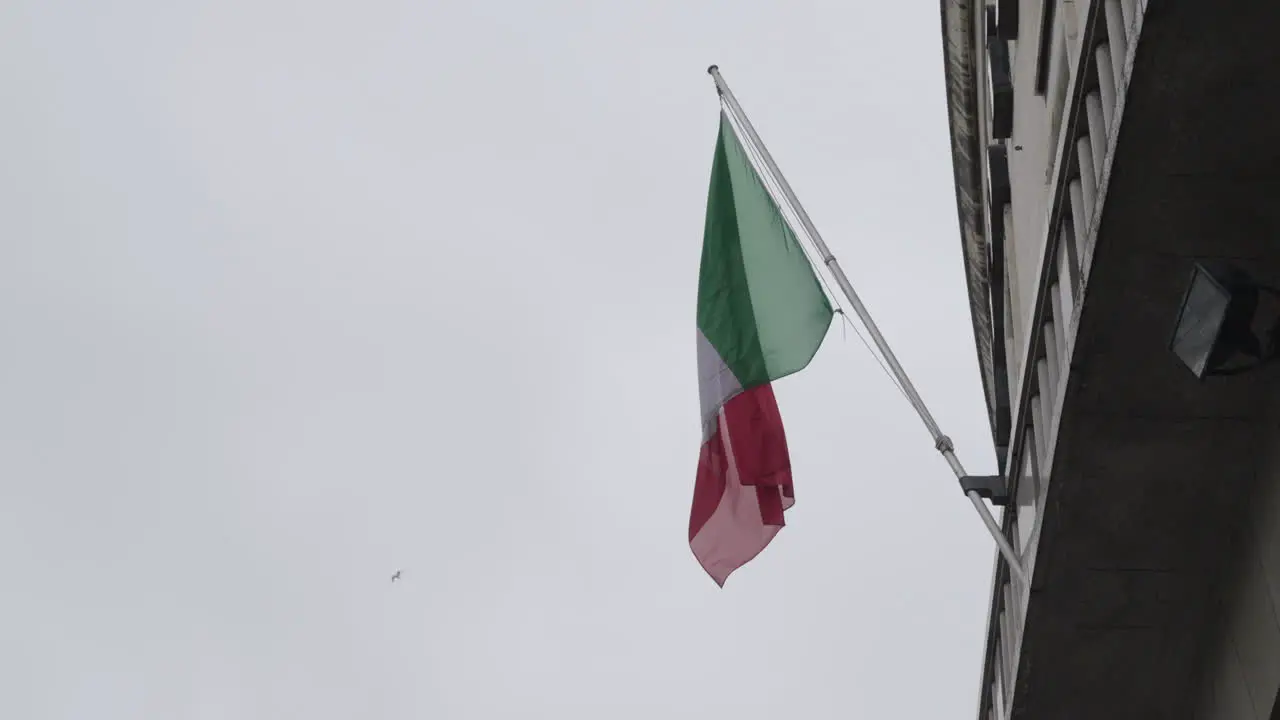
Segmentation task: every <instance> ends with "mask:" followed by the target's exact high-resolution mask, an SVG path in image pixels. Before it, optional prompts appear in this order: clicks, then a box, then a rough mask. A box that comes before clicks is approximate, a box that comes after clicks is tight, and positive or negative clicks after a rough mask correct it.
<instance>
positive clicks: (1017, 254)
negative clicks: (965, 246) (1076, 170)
mask: <svg viewBox="0 0 1280 720" xmlns="http://www.w3.org/2000/svg"><path fill="white" fill-rule="evenodd" d="M1044 5H1045V3H1043V2H1042V0H1022V2H1021V3H1020V4H1019V12H1018V39H1017V40H1015V41H1013V42H1011V43H1010V49H1011V57H1012V64H1013V67H1012V71H1013V72H1012V74H1013V87H1014V103H1013V111H1014V117H1013V137H1012V138H1011V139H1010V141H1009V148H1008V149H1009V180H1010V184H1011V196H1012V202H1011V204H1010V206H1009V207H1008V208H1007V209H1006V215H1005V217H1006V222H1005V227H1006V228H1007V229H1006V239H1005V258H1004V263H1005V268H1004V275H1005V277H1006V278H1007V287H1008V304H1009V312H1008V313H1007V316H1006V318H1007V322H1006V352H1007V359H1006V362H1007V367H1008V371H1009V387H1010V388H1011V389H1015V388H1017V385H1018V380H1019V378H1021V377H1022V372H1023V367H1022V363H1023V361H1024V358H1023V357H1022V356H1023V354H1024V352H1025V350H1026V345H1027V328H1028V326H1029V325H1030V322H1031V320H1030V318H1031V314H1032V310H1033V304H1034V302H1035V296H1036V289H1037V288H1038V287H1039V283H1040V273H1041V270H1042V259H1043V253H1044V245H1045V235H1046V232H1047V230H1048V228H1047V224H1048V217H1047V212H1048V200H1049V197H1048V195H1049V184H1050V180H1051V179H1052V175H1051V171H1052V170H1053V167H1052V163H1053V162H1054V158H1055V157H1056V155H1057V153H1058V148H1059V144H1060V142H1061V137H1062V133H1063V132H1064V130H1063V122H1062V116H1063V109H1064V106H1065V103H1066V96H1065V95H1066V89H1067V86H1068V84H1069V79H1070V76H1071V73H1072V71H1073V68H1074V66H1075V62H1076V58H1078V57H1079V28H1080V14H1081V13H1082V12H1085V11H1086V10H1087V6H1088V2H1086V1H1085V0H1079V1H1076V0H1060V9H1059V12H1060V13H1061V15H1060V16H1058V17H1056V18H1055V22H1054V29H1053V31H1052V38H1053V41H1052V42H1053V45H1052V47H1051V49H1050V60H1049V68H1048V83H1047V87H1046V88H1045V92H1044V93H1037V92H1036V76H1037V71H1038V66H1039V59H1038V55H1039V42H1040V27H1041V23H1042V21H1043V19H1042V17H1041V15H1042V13H1043V11H1044ZM984 107H985V103H984Z"/></svg>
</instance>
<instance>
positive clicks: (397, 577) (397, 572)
mask: <svg viewBox="0 0 1280 720" xmlns="http://www.w3.org/2000/svg"><path fill="white" fill-rule="evenodd" d="M399 579H400V571H399V570H397V571H396V574H395V575H392V576H391V582H395V581H397V580H399Z"/></svg>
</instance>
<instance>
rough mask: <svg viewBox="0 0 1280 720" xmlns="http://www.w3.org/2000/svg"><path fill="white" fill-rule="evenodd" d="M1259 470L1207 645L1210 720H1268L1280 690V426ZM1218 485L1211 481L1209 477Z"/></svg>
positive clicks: (1205, 705) (1269, 432)
mask: <svg viewBox="0 0 1280 720" xmlns="http://www.w3.org/2000/svg"><path fill="white" fill-rule="evenodd" d="M1278 417H1280V415H1277V414H1276V413H1274V412H1273V414H1272V418H1273V421H1272V422H1269V423H1267V424H1266V425H1265V426H1264V427H1263V428H1262V430H1263V432H1264V433H1265V435H1266V436H1267V437H1269V438H1270V439H1271V441H1270V442H1269V443H1265V445H1266V446H1267V449H1266V450H1265V451H1264V453H1263V459H1262V461H1261V462H1260V464H1259V467H1258V473H1259V477H1258V478H1257V481H1258V482H1257V488H1256V490H1254V491H1253V493H1252V496H1251V497H1249V498H1247V500H1246V503H1247V505H1248V506H1249V509H1248V511H1247V512H1245V513H1242V515H1243V516H1244V517H1245V518H1246V520H1245V522H1243V523H1242V524H1241V525H1240V527H1239V528H1238V535H1237V536H1236V537H1235V538H1233V543H1232V546H1233V547H1234V551H1233V553H1232V554H1231V555H1230V556H1228V557H1225V558H1223V563H1224V565H1225V566H1226V570H1227V571H1226V573H1225V575H1226V580H1225V582H1223V584H1222V586H1221V587H1220V588H1219V593H1218V601H1217V604H1216V608H1217V611H1218V617H1217V618H1216V619H1217V620H1218V622H1217V627H1216V630H1215V631H1214V632H1213V634H1212V636H1211V637H1210V638H1208V640H1207V642H1206V654H1205V664H1204V678H1203V680H1202V684H1203V687H1202V693H1201V694H1202V704H1201V707H1200V708H1199V712H1198V713H1197V717H1198V718H1204V719H1205V720H1267V719H1268V718H1269V717H1271V716H1272V712H1273V707H1274V706H1275V704H1276V696H1277V691H1280V426H1277V423H1276V422H1275V418H1278ZM1206 480H1207V481H1212V479H1211V478H1206Z"/></svg>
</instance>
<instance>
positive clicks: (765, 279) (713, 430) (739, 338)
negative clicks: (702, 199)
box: [689, 113, 833, 587]
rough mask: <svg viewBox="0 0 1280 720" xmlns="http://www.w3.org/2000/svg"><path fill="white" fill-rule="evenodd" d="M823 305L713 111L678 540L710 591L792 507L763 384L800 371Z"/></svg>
mask: <svg viewBox="0 0 1280 720" xmlns="http://www.w3.org/2000/svg"><path fill="white" fill-rule="evenodd" d="M832 316H833V312H832V308H831V303H830V302H829V301H828V299H827V296H826V294H825V293H824V292H823V291H822V288H821V286H820V285H819V284H818V278H817V276H816V275H815V274H814V271H813V267H812V266H811V265H810V264H809V260H808V258H807V257H805V254H804V251H803V250H802V249H801V247H800V243H799V241H798V240H797V239H796V236H795V234H794V233H793V232H792V231H791V228H790V227H789V226H788V225H787V223H786V221H785V220H784V219H783V216H782V213H781V212H780V211H779V209H778V206H777V204H776V203H775V202H774V201H773V198H772V197H771V196H770V195H769V192H768V190H766V189H765V185H764V183H763V182H762V181H761V179H760V177H759V175H757V174H756V171H755V169H754V168H753V167H752V165H751V162H750V161H749V159H748V157H747V153H746V151H745V150H744V149H743V146H742V143H741V142H740V141H739V139H738V136H737V133H736V132H735V131H734V128H733V125H732V124H731V123H730V121H729V118H728V116H727V115H725V114H724V113H721V116H720V136H719V138H718V140H717V141H716V152H715V159H714V161H713V163H712V166H711V190H710V192H709V194H708V197H707V223H706V230H705V233H704V237H703V246H702V267H701V270H700V273H699V277H698V381H699V395H700V400H701V405H702V450H701V455H700V457H699V458H698V474H697V480H696V481H695V484H694V491H693V510H692V512H691V513H690V518H689V546H690V547H691V548H692V550H693V554H694V556H695V557H696V558H697V559H698V562H699V563H701V564H702V567H703V568H704V569H705V570H706V571H707V573H708V574H709V575H711V577H712V579H714V580H715V581H716V583H717V584H718V585H720V586H721V587H723V586H724V583H725V580H726V579H727V578H728V577H729V575H730V574H731V573H732V572H733V571H734V570H737V569H738V568H739V567H741V566H743V565H744V564H746V563H747V562H749V561H750V560H751V559H752V558H754V557H755V556H756V555H758V554H760V552H761V551H762V550H764V548H765V547H766V546H767V545H768V544H769V542H770V541H771V540H773V537H774V536H775V535H777V533H778V530H779V529H781V528H782V526H783V525H784V524H785V522H784V520H783V511H784V510H786V509H787V508H789V507H791V506H792V504H794V503H795V493H794V491H793V489H792V485H791V460H790V457H789V455H788V453H787V438H786V435H785V433H784V432H783V428H782V416H781V414H780V413H779V411H778V404H777V401H776V400H775V399H774V395H773V388H772V386H771V385H770V383H771V382H772V381H774V380H777V379H778V378H781V377H784V376H786V375H790V374H791V373H794V372H796V371H798V370H802V369H803V368H804V367H805V366H806V365H808V364H809V361H810V360H812V359H813V356H814V354H815V353H816V352H817V351H818V347H819V346H820V345H821V344H822V340H823V338H824V337H826V334H827V329H828V328H829V327H830V325H831V318H832Z"/></svg>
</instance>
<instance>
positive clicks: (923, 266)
mask: <svg viewBox="0 0 1280 720" xmlns="http://www.w3.org/2000/svg"><path fill="white" fill-rule="evenodd" d="M712 62H716V63H719V64H720V66H721V68H722V70H723V71H724V73H725V77H726V79H727V80H728V81H729V82H730V83H731V85H732V86H733V88H734V90H735V92H736V93H737V95H738V97H739V99H740V100H741V101H742V103H743V104H744V106H745V107H746V110H747V112H748V113H749V114H750V116H751V118H752V120H753V121H754V122H755V124H756V126H757V128H758V129H759V131H760V132H761V134H762V135H763V136H764V139H765V141H766V142H767V143H768V144H769V147H770V149H771V150H772V152H773V154H774V155H775V157H776V158H777V159H778V161H779V163H780V164H781V165H782V167H783V169H784V170H785V171H786V172H787V174H788V178H789V179H790V181H791V183H792V185H793V186H794V187H795V189H796V191H797V193H798V194H799V196H800V198H801V200H802V201H803V202H804V203H805V205H806V206H807V208H808V209H809V212H810V214H811V215H813V217H814V219H815V221H816V222H817V224H818V226H819V227H820V228H821V229H822V231H823V234H824V236H825V237H826V238H827V240H828V242H829V243H830V245H831V246H832V248H833V250H834V251H835V252H836V253H837V255H838V256H839V257H840V258H841V260H842V262H843V263H844V265H845V266H846V269H847V270H848V272H849V274H850V275H851V277H852V278H853V280H854V282H855V283H856V284H857V286H858V288H859V290H860V292H861V293H862V294H863V296H864V299H865V300H866V302H867V304H868V305H869V306H870V308H871V310H872V312H873V313H875V314H876V316H877V319H878V320H879V321H880V323H881V325H882V328H883V330H884V332H885V333H886V335H887V336H888V337H889V339H890V341H891V342H893V343H894V346H895V349H896V350H897V352H898V354H899V355H900V357H901V359H902V361H903V363H904V364H905V365H906V366H907V368H908V370H909V371H911V373H912V375H913V378H914V379H915V380H916V382H917V384H918V386H919V387H920V390H921V392H922V394H923V395H924V396H925V397H926V399H927V400H928V401H929V402H930V403H931V405H932V406H933V409H934V412H935V414H936V415H937V416H938V418H939V421H940V422H941V423H942V425H943V427H944V429H945V430H946V431H947V432H949V433H950V434H951V435H952V436H953V437H954V438H955V440H956V444H957V447H958V448H959V451H960V456H961V458H962V459H963V460H964V461H965V462H966V463H967V464H968V465H969V466H970V470H972V471H976V472H984V471H985V472H990V471H991V470H992V469H993V467H994V460H993V456H992V452H991V449H990V439H989V435H988V433H987V429H986V424H985V419H984V413H983V406H982V397H981V389H980V385H979V375H978V372H977V365H976V360H975V356H974V349H973V338H972V331H971V329H970V328H971V326H970V323H969V317H968V310H967V307H966V301H965V295H964V284H963V271H962V266H961V254H960V241H959V238H958V235H957V230H956V209H955V199H954V194H953V190H952V184H951V170H950V156H949V152H948V139H947V128H946V115H945V110H944V109H945V98H944V94H943V75H942V71H943V69H942V57H941V38H940V34H939V20H938V9H937V4H936V3H915V2H892V3H849V2H835V1H834V0H831V1H828V2H821V1H818V0H809V1H805V0H791V1H789V2H785V3H783V2H761V1H751V2H745V1H739V2H727V1H725V2H706V1H698V2H694V1H691V0H679V1H676V0H645V1H644V2H640V1H638V0H637V1H627V2H624V1H622V0H618V1H616V2H612V3H607V2H603V1H597V2H586V1H584V0H583V1H578V2H571V1H569V0H556V1H552V0H546V1H544V2H532V1H530V2H512V1H507V2H488V3H480V2H474V3H472V2H463V1H455V0H426V1H425V2H423V0H413V1H408V0H406V1H405V2H393V1H391V0H365V1H364V2H359V3H356V2H348V3H337V2H325V1H323V0H321V1H320V2H300V1H294V2H287V1H285V0H255V1H254V2H212V1H210V2H180V1H177V0H156V1H154V2H141V1H137V0H113V2H57V1H56V0H39V1H37V0H29V1H23V0H10V1H9V2H5V3H0V89H2V90H3V97H4V98H5V101H4V111H3V112H0V159H2V161H0V335H2V336H3V338H4V342H3V350H2V351H0V609H2V610H3V612H2V613H0V638H2V640H0V717H5V718H15V719H17V718H21V719H22V720H45V719H62V718H77V719H78V718H94V720H113V719H116V718H121V719H124V718H130V719H133V718H158V719H159V718H163V719H164V720H180V719H186V718H191V719H193V720H196V719H199V720H204V719H206V718H207V719H219V718H237V719H238V720H257V719H262V720H276V719H279V718H308V720H328V719H330V718H333V719H339V718H341V719H346V718H355V717H360V718H396V719H398V718H441V719H443V720H470V719H471V718H486V719H487V718H598V717H609V718H618V719H620V720H626V719H628V718H652V717H663V718H677V719H679V718H698V719H699V720H706V719H707V718H734V719H735V720H754V719H756V718H776V717H778V716H779V715H778V713H779V712H783V711H785V712H788V713H789V714H788V717H793V718H801V719H804V720H810V719H819V720H820V719H825V718H833V719H834V718H854V717H865V718H926V717H927V718H964V719H967V718H971V717H972V716H973V714H974V712H975V711H976V707H977V704H976V703H977V692H978V679H979V673H980V670H981V665H980V660H981V648H982V641H983V636H984V630H985V619H986V617H985V616H986V609H987V606H986V603H987V599H988V593H989V581H990V573H991V567H992V562H993V557H994V555H993V553H994V550H993V547H992V544H991V541H990V539H989V537H988V536H987V535H986V534H985V531H984V529H983V527H982V525H981V524H980V522H979V520H978V518H977V517H976V516H975V515H974V513H973V510H972V508H971V507H970V506H969V504H968V502H967V501H966V500H965V499H964V497H963V496H962V495H961V494H960V492H959V491H958V490H957V488H956V487H955V481H954V479H953V478H952V477H951V476H950V475H949V473H948V471H947V468H946V465H945V464H944V463H943V461H942V460H941V459H940V458H939V457H938V456H937V455H936V453H935V452H934V451H933V449H932V444H931V442H930V440H929V438H928V437H927V435H926V433H925V431H924V430H923V428H922V427H921V426H920V424H919V421H918V420H917V418H916V417H915V416H914V415H913V414H912V411H911V410H910V408H909V406H908V405H907V404H906V403H905V402H904V401H903V400H902V399H901V397H900V396H899V395H898V394H897V391H896V390H895V389H894V388H893V387H892V385H891V384H890V383H889V381H888V380H887V379H886V378H885V376H884V375H883V374H882V373H881V371H880V370H879V368H878V367H877V366H876V365H875V363H874V361H873V360H872V358H871V357H870V355H869V354H868V353H867V351H866V350H865V349H864V348H863V347H862V345H861V343H860V342H859V341H858V340H857V338H856V337H855V336H854V335H852V334H851V333H850V334H847V337H842V332H841V331H840V329H839V328H836V329H834V330H833V331H832V334H831V336H830V337H829V338H828V340H827V344H826V345H825V346H824V348H823V350H822V351H821V352H820V353H819V355H818V357H817V359H816V361H815V362H814V363H813V365H811V366H810V368H809V369H808V370H806V371H805V372H803V373H800V374H799V375H796V376H793V377H791V378H788V379H787V380H785V381H783V382H781V383H780V384H779V386H778V395H779V402H780V404H781V407H782V412H783V417H784V419H785V421H786V423H787V429H788V436H789V440H790V445H791V450H792V457H793V460H794V465H795V478H796V486H797V505H796V507H795V509H794V510H792V511H791V512H790V513H789V514H788V519H789V522H790V526H789V527H788V528H787V529H786V530H784V531H783V532H782V533H781V534H780V535H779V537H778V539H777V540H776V541H775V542H774V543H773V545H772V546H771V547H770V548H769V549H768V550H767V551H766V552H765V553H764V554H763V555H762V556H760V557H759V558H758V559H757V560H755V561H754V562H752V563H751V564H749V565H747V566H746V567H745V568H744V569H742V570H740V571H739V572H738V573H737V574H735V575H734V576H733V577H732V578H731V579H730V580H729V584H728V586H727V587H726V589H725V590H723V591H721V590H718V589H717V588H716V586H715V584H714V583H713V582H712V581H711V580H710V579H709V578H708V577H707V576H706V575H705V574H704V573H703V571H702V570H701V568H700V567H699V566H698V564H697V562H696V561H695V560H694V558H693V557H692V555H691V554H690V551H689V548H688V544H687V539H686V533H687V524H688V512H689V503H690V499H691V492H692V483H693V476H694V469H695V463H696V459H697V450H698V443H699V439H700V433H699V428H698V396H697V387H696V371H695V364H694V363H695V358H694V301H695V286H696V280H697V265H698V257H699V252H700V247H701V240H702V223H703V212H704V209H705V201H706V190H707V183H708V179H709V173H710V169H711V158H712V151H713V146H714V141H715V133H716V129H717V123H718V106H717V103H716V98H715V93H714V90H713V87H712V83H711V80H710V79H709V78H708V77H707V76H706V74H705V72H704V70H705V68H706V66H707V65H708V64H710V63H712ZM397 568H403V570H404V579H403V582H402V583H397V584H395V585H391V584H390V583H388V581H387V579H388V576H389V575H390V573H391V572H392V571H394V570H395V569H397Z"/></svg>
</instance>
